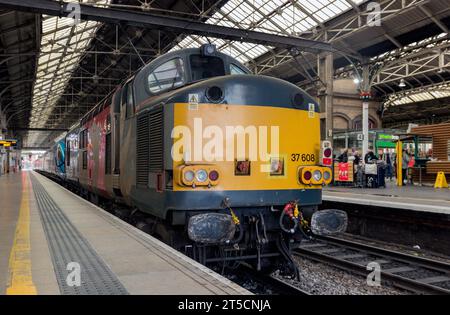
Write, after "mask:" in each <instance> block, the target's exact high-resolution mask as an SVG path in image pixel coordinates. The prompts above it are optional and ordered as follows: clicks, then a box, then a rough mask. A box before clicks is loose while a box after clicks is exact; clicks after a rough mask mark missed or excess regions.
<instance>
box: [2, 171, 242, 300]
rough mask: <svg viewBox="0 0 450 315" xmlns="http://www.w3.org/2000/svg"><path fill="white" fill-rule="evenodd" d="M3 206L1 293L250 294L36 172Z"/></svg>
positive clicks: (5, 189)
mask: <svg viewBox="0 0 450 315" xmlns="http://www.w3.org/2000/svg"><path fill="white" fill-rule="evenodd" d="M0 203H1V206H0V294H5V293H6V294H94V295H95V294H102V295H106V294H173V295H185V294H189V295H208V294H221V295H227V294H232V295H236V294H249V293H250V292H248V291H247V290H245V289H244V288H242V287H240V286H239V285H237V284H235V283H233V282H231V281H229V280H228V279H226V278H224V277H222V276H221V275H219V274H217V273H215V272H214V271H212V270H210V269H208V268H206V267H205V266H203V265H201V264H199V263H197V262H196V261H194V260H192V259H190V258H188V257H186V256H185V255H183V254H182V253H180V252H178V251H176V250H174V249H173V248H171V247H169V246H167V245H166V244H164V243H162V242H160V241H159V240H157V239H155V238H153V237H151V236H150V235H148V234H146V233H144V232H142V231H140V230H138V229H136V228H135V227H133V226H131V225H129V224H127V223H125V222H123V221H121V220H119V219H118V218H116V217H114V216H113V215H111V214H109V213H108V212H106V211H104V210H103V209H101V208H99V207H96V206H95V205H93V204H91V203H89V202H87V201H86V200H84V199H82V198H81V197H79V196H77V195H75V194H73V193H71V192H70V191H68V190H66V189H64V188H63V187H61V186H60V185H58V184H56V183H54V182H52V181H51V180H49V179H47V178H45V177H44V176H42V175H39V174H37V173H35V172H31V171H28V172H27V171H23V172H20V173H15V174H8V175H4V176H0Z"/></svg>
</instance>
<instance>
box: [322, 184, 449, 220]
mask: <svg viewBox="0 0 450 315" xmlns="http://www.w3.org/2000/svg"><path fill="white" fill-rule="evenodd" d="M323 200H324V201H330V202H343V203H352V204H360V205H368V206H379V207H386V208H394V209H403V210H414V211H421V212H433V213H443V214H450V189H444V188H441V189H436V188H433V187H426V186H416V185H414V186H412V185H406V186H402V187H398V186H397V185H396V184H395V182H394V181H392V182H389V181H387V182H386V188H353V187H343V186H330V187H325V188H324V190H323Z"/></svg>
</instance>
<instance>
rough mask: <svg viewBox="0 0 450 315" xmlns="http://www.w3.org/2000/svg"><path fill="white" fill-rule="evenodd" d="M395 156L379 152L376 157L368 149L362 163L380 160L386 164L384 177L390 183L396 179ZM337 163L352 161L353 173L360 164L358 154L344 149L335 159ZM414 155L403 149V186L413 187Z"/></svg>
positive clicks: (390, 153) (391, 153)
mask: <svg viewBox="0 0 450 315" xmlns="http://www.w3.org/2000/svg"><path fill="white" fill-rule="evenodd" d="M396 157H397V154H396V153H395V152H388V151H386V152H379V154H378V156H377V155H376V154H375V153H374V152H373V148H369V150H368V152H367V153H366V155H365V156H364V163H365V164H370V163H376V162H377V161H379V160H382V161H384V162H385V164H386V169H385V177H386V178H387V179H389V180H390V181H392V179H393V178H394V177H397V174H396V173H397V172H396V170H397V159H396ZM336 160H337V161H338V162H343V163H347V162H348V161H353V167H354V172H355V173H356V172H357V170H358V166H359V165H360V164H361V156H360V155H359V152H358V151H356V150H355V149H354V148H352V149H351V151H350V150H349V149H348V148H346V149H344V150H343V151H342V153H341V154H340V155H339V156H338V157H337V159H336ZM414 163H415V161H414V155H413V154H411V152H410V150H409V149H403V152H402V174H401V176H402V180H403V184H407V183H408V181H409V182H410V183H411V185H413V176H412V172H413V167H414Z"/></svg>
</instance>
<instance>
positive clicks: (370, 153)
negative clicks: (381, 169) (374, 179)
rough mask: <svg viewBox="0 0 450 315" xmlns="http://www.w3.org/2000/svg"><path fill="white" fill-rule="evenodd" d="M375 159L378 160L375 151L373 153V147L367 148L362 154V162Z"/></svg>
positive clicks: (369, 161)
mask: <svg viewBox="0 0 450 315" xmlns="http://www.w3.org/2000/svg"><path fill="white" fill-rule="evenodd" d="M376 160H378V158H377V156H376V155H375V153H373V148H369V150H368V152H367V153H366V155H365V156H364V163H366V164H368V163H371V162H373V161H376Z"/></svg>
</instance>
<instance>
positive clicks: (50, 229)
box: [31, 175, 128, 295]
mask: <svg viewBox="0 0 450 315" xmlns="http://www.w3.org/2000/svg"><path fill="white" fill-rule="evenodd" d="M31 180H32V183H33V190H34V194H35V196H36V201H37V204H38V208H39V214H40V217H41V222H42V225H43V227H44V231H45V235H46V238H47V242H48V244H49V250H50V255H51V257H52V261H53V267H54V269H55V274H56V279H57V281H58V286H59V290H60V292H61V294H68V295H76V294H82V295H119V294H128V292H127V290H126V289H125V288H124V286H123V285H122V284H121V283H120V281H119V280H118V279H117V277H116V276H115V275H114V273H113V272H112V271H111V270H110V269H109V267H108V266H107V265H106V264H105V262H103V260H102V259H101V258H100V257H99V256H98V255H97V253H96V252H95V250H94V249H93V248H92V246H91V245H90V244H89V242H88V241H87V240H86V239H85V238H84V237H83V236H82V235H81V233H80V232H79V231H78V230H77V229H76V227H75V226H74V225H73V224H72V222H70V220H69V219H68V218H67V217H66V215H65V214H64V213H63V212H62V210H61V209H60V208H59V207H58V205H57V204H56V203H55V201H54V200H53V199H52V198H51V197H50V195H49V194H48V193H47V191H46V190H45V189H44V187H43V186H42V184H41V183H40V182H39V181H38V180H37V179H36V178H35V176H34V175H32V176H31ZM71 262H75V263H78V264H79V265H80V267H81V268H80V270H81V273H80V274H81V285H80V286H76V285H75V286H73V284H72V286H70V285H69V284H68V282H67V281H66V280H67V277H68V276H69V274H70V273H71V272H72V270H73V269H71V270H67V266H68V264H69V263H71ZM70 279H74V278H72V277H70Z"/></svg>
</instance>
